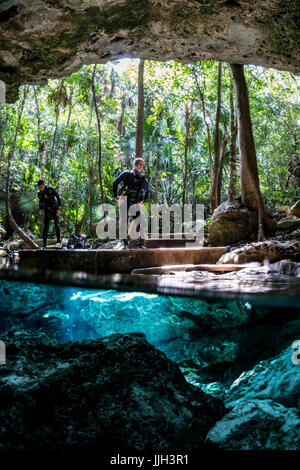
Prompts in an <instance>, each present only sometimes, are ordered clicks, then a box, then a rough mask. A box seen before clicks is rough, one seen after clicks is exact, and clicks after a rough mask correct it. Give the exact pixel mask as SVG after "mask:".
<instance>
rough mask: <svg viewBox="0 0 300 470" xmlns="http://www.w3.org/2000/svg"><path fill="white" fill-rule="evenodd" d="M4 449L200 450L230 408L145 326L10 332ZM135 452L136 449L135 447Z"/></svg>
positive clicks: (1, 395) (0, 434)
mask: <svg viewBox="0 0 300 470" xmlns="http://www.w3.org/2000/svg"><path fill="white" fill-rule="evenodd" d="M1 339H3V340H4V341H5V343H6V355H7V357H8V358H9V361H7V364H6V365H2V366H1V368H0V384H1V386H0V400H1V409H0V422H1V427H0V449H1V450H11V451H16V450H30V451H38V450H42V449H44V450H47V451H59V450H62V449H63V450H65V451H67V450H70V451H71V450H72V449H73V450H74V451H78V450H80V449H84V450H89V449H90V450H93V449H97V448H101V449H103V451H104V452H105V451H106V452H109V451H111V450H114V451H116V450H119V449H125V450H126V449H127V450H131V451H146V450H148V451H149V450H151V451H153V450H155V451H157V452H160V451H162V450H164V451H167V450H168V449H170V450H171V449H176V450H178V451H179V450H185V451H191V452H192V451H197V449H201V448H203V447H205V444H203V440H204V438H205V436H206V434H207V432H208V430H209V429H210V428H211V427H212V426H213V425H214V423H215V422H216V421H217V420H219V419H220V418H221V417H222V416H223V415H224V413H225V408H224V406H223V404H222V402H221V401H220V400H217V399H215V398H213V397H211V396H209V395H207V394H205V393H204V392H202V391H201V390H199V389H196V387H194V386H192V385H189V384H188V383H187V382H186V381H185V379H184V377H183V375H182V373H181V372H180V370H179V368H178V366H177V365H176V364H175V363H173V362H172V361H170V360H169V359H167V358H166V356H165V355H164V354H163V353H161V352H160V351H158V350H157V349H155V348H154V347H153V346H151V345H150V343H148V342H147V340H146V337H145V335H143V334H141V333H132V334H125V335H122V334H116V335H111V336H108V337H105V338H103V339H100V340H95V341H85V342H82V343H66V344H62V343H58V342H57V341H54V340H50V339H49V338H48V337H47V336H46V335H45V334H43V333H40V332H37V333H26V332H22V331H21V332H19V333H13V334H12V333H10V334H6V335H4V336H3V337H2V338H1ZM133 455H135V454H133Z"/></svg>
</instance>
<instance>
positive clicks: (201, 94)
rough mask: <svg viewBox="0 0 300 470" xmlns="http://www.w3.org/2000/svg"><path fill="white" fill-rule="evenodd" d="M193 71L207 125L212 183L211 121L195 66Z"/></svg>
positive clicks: (211, 179)
mask: <svg viewBox="0 0 300 470" xmlns="http://www.w3.org/2000/svg"><path fill="white" fill-rule="evenodd" d="M193 72H194V76H195V79H196V83H197V88H198V92H199V95H200V100H201V106H202V115H203V121H204V123H205V126H206V133H207V145H208V155H209V177H210V183H211V184H212V181H213V174H212V154H211V137H210V128H209V123H208V121H207V118H206V108H205V99H204V93H203V92H202V90H201V88H200V85H199V81H198V77H197V74H196V71H195V69H194V68H193Z"/></svg>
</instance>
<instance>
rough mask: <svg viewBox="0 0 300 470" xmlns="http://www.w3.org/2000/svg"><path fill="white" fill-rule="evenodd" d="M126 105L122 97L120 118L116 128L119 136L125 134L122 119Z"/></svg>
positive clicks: (124, 98)
mask: <svg viewBox="0 0 300 470" xmlns="http://www.w3.org/2000/svg"><path fill="white" fill-rule="evenodd" d="M126 103H127V101H126V97H125V96H124V97H123V99H122V103H121V116H120V119H119V122H118V126H117V131H118V134H119V135H121V136H122V135H124V134H125V127H124V118H125V110H126Z"/></svg>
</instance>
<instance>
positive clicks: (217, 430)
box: [207, 399, 300, 450]
mask: <svg viewBox="0 0 300 470" xmlns="http://www.w3.org/2000/svg"><path fill="white" fill-rule="evenodd" d="M207 441H208V442H209V443H213V444H216V445H218V446H219V448H221V449H234V450H262V449H264V450H300V414H299V411H298V410H297V409H296V408H286V407H284V406H283V405H280V404H279V403H276V402H275V401H273V400H255V399H252V400H239V401H238V402H236V404H235V406H234V407H233V409H232V410H231V411H230V412H229V413H228V414H227V415H225V416H224V418H223V419H222V420H221V421H219V422H218V423H216V424H215V426H214V427H213V428H212V429H211V430H210V431H209V433H208V436H207Z"/></svg>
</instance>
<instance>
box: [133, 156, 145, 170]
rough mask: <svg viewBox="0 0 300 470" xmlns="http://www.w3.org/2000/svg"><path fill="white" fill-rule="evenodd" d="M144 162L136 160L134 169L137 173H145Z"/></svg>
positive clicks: (140, 159)
mask: <svg viewBox="0 0 300 470" xmlns="http://www.w3.org/2000/svg"><path fill="white" fill-rule="evenodd" d="M143 167H144V160H143V159H142V158H136V159H135V160H134V162H133V169H134V170H135V171H137V172H139V173H140V172H141V171H143Z"/></svg>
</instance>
